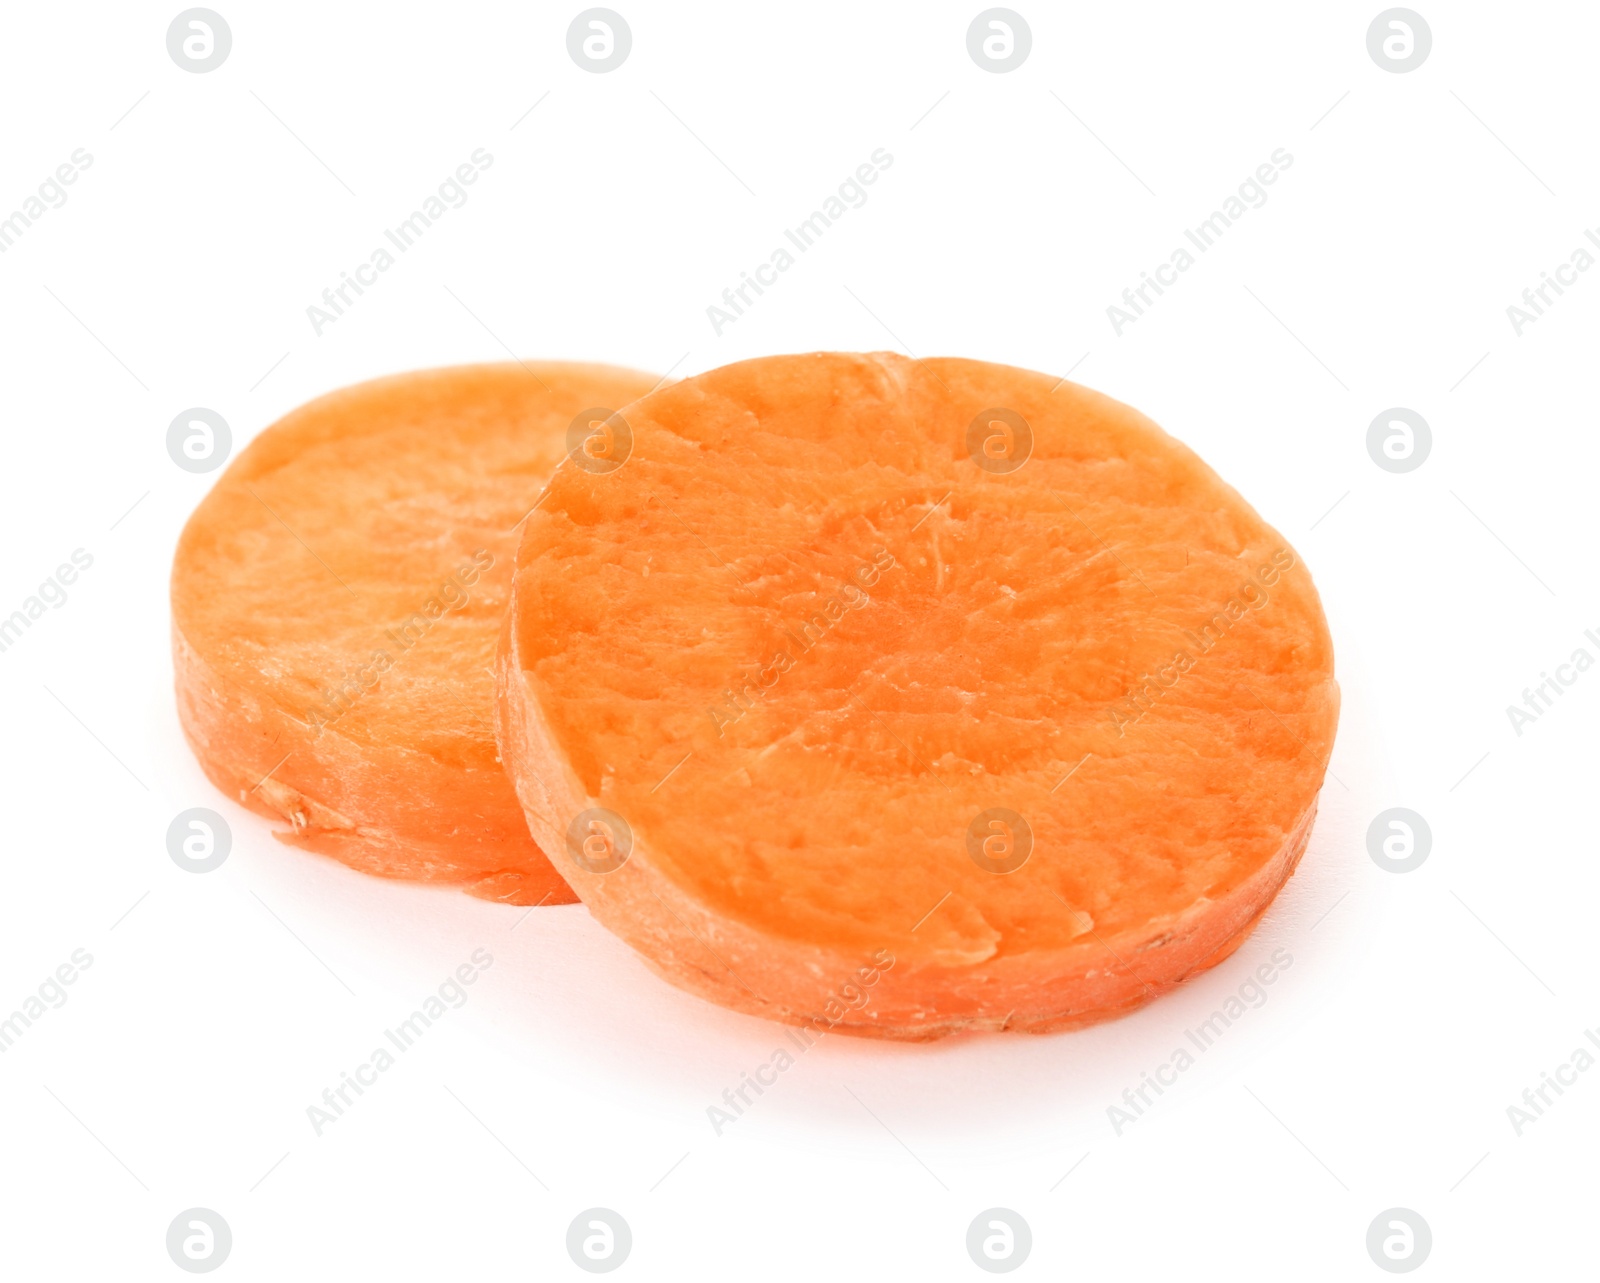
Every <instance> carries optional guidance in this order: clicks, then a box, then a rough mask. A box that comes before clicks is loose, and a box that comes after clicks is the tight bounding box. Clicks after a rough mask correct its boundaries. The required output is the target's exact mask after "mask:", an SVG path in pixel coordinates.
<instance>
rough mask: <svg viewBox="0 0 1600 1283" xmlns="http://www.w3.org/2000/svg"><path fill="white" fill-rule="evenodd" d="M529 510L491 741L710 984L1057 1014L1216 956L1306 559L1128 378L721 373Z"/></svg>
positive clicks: (798, 1003)
mask: <svg viewBox="0 0 1600 1283" xmlns="http://www.w3.org/2000/svg"><path fill="white" fill-rule="evenodd" d="M620 417H621V419H623V420H625V421H626V427H627V435H628V438H629V441H630V447H631V453H630V455H629V457H628V458H627V459H626V461H625V463H623V464H622V466H620V467H618V468H616V469H615V470H614V471H611V472H607V473H604V474H600V473H596V472H592V471H583V470H579V469H570V468H568V469H563V470H562V471H561V472H560V473H559V474H558V475H557V476H556V478H555V479H554V481H553V482H552V485H551V489H550V492H549V494H548V496H547V498H546V500H545V502H544V503H543V504H541V506H540V508H539V510H538V511H537V512H536V513H535V514H534V515H533V516H532V517H530V518H529V520H528V523H527V526H526V530H525V533H524V535H523V538H522V541H521V544H520V546H519V549H518V553H517V569H516V576H515V581H514V587H513V598H512V604H511V608H510V615H509V618H508V621H507V627H506V630H505V633H504V635H503V637H502V646H501V658H500V665H501V672H500V714H499V716H500V740H501V749H502V754H503V756H504V758H505V760H506V764H507V768H508V770H509V771H510V773H511V775H512V778H513V780H514V781H515V783H516V786H517V790H518V794H519V796H520V798H521V801H522V804H523V807H524V809H525V810H526V811H527V814H528V819H529V824H530V827H531V829H532V831H533V833H534V834H535V836H536V838H537V839H538V841H539V843H540V845H541V846H543V847H544V848H545V849H546V850H547V851H550V852H551V853H552V856H553V858H554V859H556V860H557V862H558V863H559V864H560V867H561V870H562V872H563V873H564V874H565V875H566V877H567V878H568V880H569V881H570V882H571V884H572V886H573V887H574V889H575V890H576V891H577V893H578V894H579V896H580V897H581V898H582V899H583V900H584V901H585V902H586V903H587V905H588V906H589V908H590V910H591V911H592V912H593V914H594V915H595V916H596V917H597V918H598V919H599V920H600V921H601V922H602V923H604V924H605V925H606V926H607V927H609V928H610V929H611V930H612V931H614V932H616V933H617V934H618V935H620V936H621V937H622V938H623V939H624V940H626V941H627V942H628V943H629V944H630V945H632V946H633V947H634V948H635V949H636V950H637V951H638V952H639V953H640V954H641V955H642V956H643V958H644V960H645V961H646V962H647V963H648V964H649V965H650V966H651V967H652V968H653V969H654V970H655V971H657V972H658V973H659V974H660V975H662V976H664V977H665V978H666V979H667V980H669V981H671V982H672V983H674V984H677V985H679V986H681V987H683V988H686V989H688V990H690V991H692V992H695V993H697V994H700V995H701V996H703V997H705V998H708V999H710V1000H711V1001H713V1002H717V1003H721V1004H723V1005H725V1006H728V1007H732V1008H736V1009H738V1010H741V1011H745V1012H751V1013H755V1014H760V1015H765V1016H769V1017H773V1018H777V1019H781V1020H786V1021H790V1022H794V1023H800V1024H813V1025H819V1026H821V1027H825V1028H832V1029H839V1030H845V1031H849V1032H853V1033H858V1034H868V1035H877V1036H882V1037H891V1038H905V1039H928V1038H936V1037H940V1036H942V1035H945V1034H950V1033H955V1032H959V1031H966V1030H1026V1031H1033V1032H1044V1031H1049V1030H1055V1029H1064V1028H1072V1027H1077V1026H1081V1025H1086V1024H1089V1023H1092V1022H1094V1021H1097V1020H1102V1019H1105V1018H1107V1017H1110V1016H1114V1015H1119V1014H1121V1013H1124V1012H1127V1011H1130V1010H1133V1009H1135V1008H1137V1007H1139V1006H1141V1005H1143V1004H1144V1003H1146V1002H1148V1001H1149V1000H1150V999H1152V998H1153V997H1155V996H1156V995H1158V994H1160V993H1162V992H1165V991H1167V990H1169V989H1171V988H1172V987H1173V986H1174V985H1176V984H1178V983H1179V982H1181V981H1182V980H1184V979H1185V978H1186V977H1188V976H1191V975H1193V974H1195V973H1196V972H1198V971H1201V970H1203V969H1205V968H1207V967H1210V966H1213V965H1215V964H1216V963H1217V962H1219V961H1220V960H1222V959H1223V958H1225V957H1226V956H1227V955H1228V954H1229V953H1230V952H1231V951H1232V950H1233V949H1234V948H1236V947H1237V946H1238V944H1239V943H1240V942H1241V941H1242V940H1243V939H1244V937H1245V935H1246V934H1247V933H1248V932H1249V930H1250V929H1251V927H1252V926H1253V925H1254V924H1255V922H1256V921H1257V920H1258V919H1259V917H1260V916H1261V914H1262V913H1263V912H1264V910H1265V909H1266V907H1267V905H1268V904H1269V902H1270V901H1271V900H1272V898H1273V896H1274V895H1275V894H1276V893H1277V891H1278V890H1279V888H1280V887H1281V886H1282V885H1283V883H1284V882H1285V880H1286V879H1287V878H1288V877H1289V875H1290V874H1291V873H1292V872H1293V870H1294V867H1295V865H1296V863H1297V862H1298V861H1299V859H1300V856H1301V854H1302V852H1303V851H1304V850H1305V846H1306V841H1307V837H1308V835H1309V832H1310V828H1311V823H1312V819H1313V816H1314V813H1315V808H1316V800H1317V795H1318V791H1319V789H1320V787H1321V784H1322V779H1323V774H1324V771H1325V769H1326V767H1327V763H1328V758H1329V755H1330V753H1331V750H1332V743H1333V738H1334V731H1335V726H1336V722H1337V716H1338V688H1337V686H1336V684H1335V682H1334V678H1333V652H1332V645H1331V641H1330V638H1329V634H1328V629H1327V625H1326V622H1325V620H1324V618H1323V614H1322V609H1321V605H1320V602H1319V600H1318V597H1317V593H1316V590H1315V588H1314V587H1313V586H1312V582H1311V578H1310V576H1309V574H1308V572H1307V570H1306V569H1305V567H1304V566H1303V565H1302V564H1301V563H1300V561H1299V558H1298V557H1297V556H1296V554H1295V553H1294V551H1293V550H1292V549H1291V548H1289V546H1288V545H1287V543H1286V542H1285V541H1284V540H1283V538H1282V537H1281V536H1280V535H1278V534H1277V533H1276V532H1275V531H1273V530H1272V529H1271V528H1270V527H1269V526H1267V525H1266V523H1265V522H1263V521H1262V519H1261V518H1260V517H1259V516H1258V515H1257V514H1256V513H1255V512H1254V510H1253V509H1252V508H1251V507H1250V506H1249V505H1248V504H1247V503H1246V502H1245V501H1244V500H1243V499H1242V498H1241V497H1240V496H1239V495H1238V494H1237V493H1236V492H1235V491H1234V490H1233V489H1231V488H1230V487H1229V486H1228V485H1226V484H1225V483H1224V482H1222V481H1221V480H1220V479H1219V478H1218V477H1217V476H1216V474H1215V473H1214V472H1213V471H1212V470H1211V469H1210V468H1209V467H1207V466H1206V465H1205V464H1204V463H1203V462H1202V461H1201V460H1200V459H1199V458H1198V457H1197V456H1196V455H1195V454H1194V453H1193V452H1192V451H1190V450H1189V449H1188V448H1187V447H1185V446H1184V445H1182V444H1181V443H1179V442H1178V441H1176V440H1174V439H1173V438H1172V437H1169V436H1168V435H1166V433H1164V432H1163V431H1162V430H1161V429H1160V428H1158V427H1157V426H1156V425H1155V424H1153V423H1152V422H1150V421H1149V420H1148V419H1146V418H1145V417H1144V416H1142V415H1141V414H1139V413H1138V412H1137V411H1134V410H1132V409H1130V408H1128V407H1127V406H1124V405H1121V404H1119V403H1118V402H1115V401H1113V400H1111V399H1109V398H1107V397H1104V396H1101V395H1099V394H1097V393H1095V392H1092V391H1090V390H1088V389H1085V388H1082V387H1078V386H1076V385H1074V384H1071V383H1066V382H1064V381H1058V380H1056V379H1054V378H1051V377H1048V376H1045V375H1041V374H1037V373H1032V372H1029V371H1025V370H1020V369H1014V368H1010V367H1006V366H1000V365H992V364H986V363H983V362H978V361H968V360H956V359H936V360H927V361H910V360H907V359H905V358H903V357H899V356H896V355H893V354H872V355H854V354H827V353H823V354H812V355H804V356H785V357H770V358H763V359H759V360H753V361H746V362H741V363H738V364H735V365H731V366H727V367H724V368H722V369H719V370H715V371H712V372H710V373H708V374H703V375H700V376H697V377H695V378H691V379H687V380H685V381H683V382H681V383H679V384H676V385H674V386H672V387H668V388H664V389H662V390H659V391H656V392H654V393H652V394H651V395H649V396H647V397H645V398H644V399H642V400H640V401H638V402H636V403H635V404H633V405H631V406H629V407H625V408H624V409H623V411H622V412H621V416H620Z"/></svg>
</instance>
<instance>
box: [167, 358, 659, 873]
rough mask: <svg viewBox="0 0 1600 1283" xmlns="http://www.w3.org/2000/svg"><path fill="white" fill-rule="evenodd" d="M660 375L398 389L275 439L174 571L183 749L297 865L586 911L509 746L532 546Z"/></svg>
mask: <svg viewBox="0 0 1600 1283" xmlns="http://www.w3.org/2000/svg"><path fill="white" fill-rule="evenodd" d="M655 382H656V380H655V378H654V376H651V375H647V374H640V373H637V372H634V371H631V370H622V369H616V368H613V367H610V366H599V365H576V364H559V363H527V364H524V363H521V362H516V363H510V362H508V363H505V364H499V365H478V366H463V367H458V368H453V369H441V370H429V371H422V372H419V373H414V374H406V375H399V376H395V377H391V378H384V379H377V380H375V381H372V382H369V383H362V384H358V385H356V386H354V387H349V388H345V389H342V390H340V391H337V392H334V393H332V394H330V395H328V396H324V397H321V398H319V399H318V400H315V401H312V402H310V403H309V404H307V405H305V406H302V407H301V408H299V409H297V410H295V411H294V412H292V413H291V414H289V415H287V416H286V417H285V418H283V419H281V420H279V421H278V422H277V423H275V424H273V425H272V426H271V427H269V428H267V429H265V430H264V431H263V432H262V433H261V434H260V435H259V436H258V437H257V438H256V439H255V440H254V441H253V442H252V443H251V444H250V446H249V448H248V449H246V450H244V451H243V452H242V453H241V454H240V455H239V456H238V458H236V459H235V460H234V461H233V462H232V463H231V464H230V465H229V467H228V469H227V471H226V472H224V473H223V475H222V476H221V478H220V479H219V480H218V481H217V483H216V485H215V487H214V488H213V489H212V490H211V492H210V493H209V494H208V495H207V496H206V498H205V500H204V501H203V502H202V503H201V504H200V506H199V507H198V508H197V509H196V510H195V512H194V514H193V516H192V517H191V518H190V520H189V523H188V525H187V526H186V527H185V528H184V531H183V535H182V537H181V539H180V540H179V543H178V549H177V553H176V555H175V557H174V561H173V568H172V622H173V630H172V637H173V659H174V668H175V671H176V681H177V696H178V711H179V717H180V721H181V722H182V725H183V730H184V734H185V736H186V737H187V739H188V741H189V744H190V746H191V747H192V748H193V750H194V752H195V754H196V756H197V757H198V758H199V760H200V763H201V765H202V766H203V767H204V768H205V771H206V774H207V775H208V776H209V777H210V778H211V780H212V781H213V782H214V783H215V784H216V785H217V786H218V787H219V788H221V789H222V790H224V791H225V792H226V793H228V794H229V795H230V796H232V797H234V798H237V799H238V800H239V801H240V802H242V803H243V804H244V805H246V806H248V807H249V808H251V809H252V810H255V811H258V812H260V813H261V814H264V815H267V816H271V817H274V818H277V819H281V820H282V821H284V822H285V823H286V824H287V826H288V828H287V831H285V832H282V833H280V834H279V836H280V837H281V838H282V839H283V840H284V841H286V842H290V843H293V844H294V845H297V846H300V847H304V848H306V849H309V850H313V851H317V852H321V853H323V854H326V855H331V856H334V857H335V858H337V859H339V860H342V861H343V862H344V863H346V864H349V865H351V866H353V867H355V868H358V869H362V870H365V871H367V872H369V873H375V874H380V875H383V876H388V877H398V878H408V879H413V880H418V881H425V882H440V883H453V884H459V885H462V886H464V887H465V888H466V889H467V890H469V891H471V892H472V893H473V894H475V895H480V896H484V897H486V898H489V899H496V900H504V901H509V902H512V903H517V904H536V903H540V902H543V903H555V904H560V903H570V902H571V901H572V899H573V897H572V894H571V892H570V890H569V889H568V887H567V885H566V883H565V882H564V881H563V879H562V878H561V877H560V875H559V874H557V873H556V871H555V870H554V869H553V868H552V867H551V865H550V863H549V861H548V860H546V859H545V857H544V855H543V854H541V852H540V851H539V849H538V847H537V845H536V844H535V842H534V841H533V839H532V838H531V837H530V836H529V833H528V828H527V825H526V823H525V822H524V820H523V817H522V813H521V811H520V809H519V808H518V806H517V803H516V799H515V797H514V795H513V793H512V791H511V787H510V785H509V783H508V782H507V780H506V777H505V773H504V771H503V770H502V768H501V766H500V762H499V758H498V754H497V750H496V747H495V742H494V712H493V709H494V673H493V664H494V654H495V644H496V637H497V635H498V632H499V628H500V623H501V617H502V615H503V612H504V607H505V604H506V600H507V598H508V596H509V589H510V580H511V568H512V561H513V555H514V550H515V546H516V540H517V538H518V536H519V535H520V526H519V523H520V522H521V521H522V520H523V518H524V517H525V516H526V514H527V512H528V510H529V509H530V508H531V507H532V506H533V504H534V503H535V502H536V501H537V499H538V497H539V495H540V493H541V490H542V488H543V487H544V485H545V483H546V482H547V481H548V480H549V478H550V475H551V473H552V472H553V471H554V470H555V468H556V466H557V465H558V464H559V463H560V462H561V461H562V460H563V458H564V457H565V456H566V455H567V453H568V451H569V450H570V449H571V448H572V447H573V443H574V442H575V441H576V442H579V443H586V442H587V440H588V437H589V435H591V434H592V429H591V428H590V424H591V423H592V422H600V423H603V422H604V421H605V419H606V417H607V416H608V415H609V413H610V412H611V411H612V410H614V409H616V408H617V407H618V406H620V405H622V404H624V403H626V402H628V401H630V400H632V399H634V398H636V397H638V396H641V395H643V394H644V393H645V392H647V391H649V390H650V388H651V387H652V386H653V385H654V384H655Z"/></svg>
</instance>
